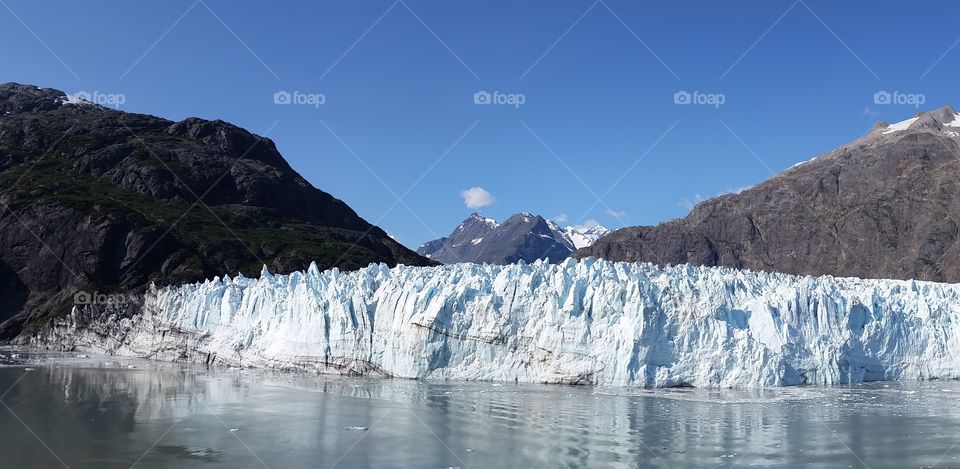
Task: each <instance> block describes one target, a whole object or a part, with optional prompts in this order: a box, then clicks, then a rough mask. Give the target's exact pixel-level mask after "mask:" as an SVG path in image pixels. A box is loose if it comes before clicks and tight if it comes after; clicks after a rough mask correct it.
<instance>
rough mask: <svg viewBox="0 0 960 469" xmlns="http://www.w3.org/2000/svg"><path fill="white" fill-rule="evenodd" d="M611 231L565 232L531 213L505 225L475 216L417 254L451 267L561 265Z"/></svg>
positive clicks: (516, 216)
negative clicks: (545, 262)
mask: <svg viewBox="0 0 960 469" xmlns="http://www.w3.org/2000/svg"><path fill="white" fill-rule="evenodd" d="M608 231H609V230H607V229H606V228H604V227H603V226H600V225H599V224H593V225H590V226H587V227H582V228H578V227H574V226H568V227H566V228H561V227H560V226H559V225H557V224H556V223H554V222H553V221H551V220H548V219H546V218H544V217H542V216H539V215H534V214H531V213H528V212H520V213H517V214H514V215H511V216H510V217H509V218H508V219H507V220H506V221H504V222H503V223H498V222H497V221H496V220H494V219H492V218H487V217H484V216H482V215H480V214H479V213H473V214H471V215H470V216H469V217H467V219H466V220H464V221H463V222H462V223H460V225H458V226H457V228H456V229H454V230H453V232H451V233H450V235H448V236H445V237H443V238H440V239H435V240H432V241H428V242H426V243H424V244H422V245H420V247H419V248H418V249H417V253H418V254H420V255H422V256H425V257H427V258H430V259H432V260H437V261H439V262H442V263H447V264H449V263H458V262H474V263H489V264H510V263H513V262H517V261H520V260H523V261H525V262H533V261H536V260H538V259H550V261H552V262H559V261H561V260H563V259H566V258H567V257H568V256H569V255H570V253H571V252H573V251H574V250H575V249H576V248H577V247H579V246H586V245H589V244H591V243H592V242H593V241H595V240H596V239H598V238H599V237H601V236H603V235H604V234H606V233H607V232H608Z"/></svg>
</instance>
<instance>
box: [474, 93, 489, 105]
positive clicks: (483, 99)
mask: <svg viewBox="0 0 960 469" xmlns="http://www.w3.org/2000/svg"><path fill="white" fill-rule="evenodd" d="M492 102H493V100H492V99H491V96H490V92H489V91H477V92H476V93H473V104H490V103H492Z"/></svg>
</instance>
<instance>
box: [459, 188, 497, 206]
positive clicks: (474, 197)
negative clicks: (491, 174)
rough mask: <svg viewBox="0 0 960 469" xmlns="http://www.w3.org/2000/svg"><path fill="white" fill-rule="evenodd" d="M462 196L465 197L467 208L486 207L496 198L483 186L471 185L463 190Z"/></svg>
mask: <svg viewBox="0 0 960 469" xmlns="http://www.w3.org/2000/svg"><path fill="white" fill-rule="evenodd" d="M460 197H463V203H464V204H466V205H467V208H481V207H486V206H487V205H490V204H492V203H493V201H494V200H495V199H494V198H493V195H491V194H490V193H489V192H487V190H486V189H484V188H482V187H471V188H469V189H467V190H465V191H463V192H461V193H460Z"/></svg>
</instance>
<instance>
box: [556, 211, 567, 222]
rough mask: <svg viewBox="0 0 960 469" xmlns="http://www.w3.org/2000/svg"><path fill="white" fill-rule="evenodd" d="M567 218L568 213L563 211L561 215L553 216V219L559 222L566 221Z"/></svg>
mask: <svg viewBox="0 0 960 469" xmlns="http://www.w3.org/2000/svg"><path fill="white" fill-rule="evenodd" d="M567 220H569V218H567V214H566V213H561V214H560V215H557V216H555V217H553V221H555V222H557V223H566V222H567Z"/></svg>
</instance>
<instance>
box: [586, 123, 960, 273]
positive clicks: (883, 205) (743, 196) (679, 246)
mask: <svg viewBox="0 0 960 469" xmlns="http://www.w3.org/2000/svg"><path fill="white" fill-rule="evenodd" d="M958 133H960V119H958V116H957V114H956V112H955V111H954V110H953V109H952V108H950V107H949V106H947V107H944V108H941V109H939V110H936V111H934V112H929V113H922V114H920V115H919V117H918V118H917V119H915V120H914V119H910V120H907V121H904V122H901V123H898V124H894V125H892V126H888V125H887V124H885V123H880V124H878V125H877V126H876V127H875V128H874V129H873V130H872V131H871V132H870V133H869V134H868V135H866V136H864V137H863V138H861V139H859V140H857V141H854V142H853V143H850V144H848V145H844V146H842V147H840V148H838V149H836V150H834V151H832V152H830V153H827V154H824V155H821V156H819V157H817V158H815V159H813V160H811V161H809V162H805V163H802V164H799V165H796V166H794V167H793V168H790V169H787V170H786V171H783V172H782V173H780V174H777V175H776V176H774V177H772V178H771V179H769V180H767V181H765V182H763V183H761V184H759V185H757V186H756V187H753V188H751V189H749V190H746V191H743V192H741V193H739V194H729V195H725V196H721V197H718V198H715V199H711V200H708V201H705V202H702V203H700V204H699V205H697V206H696V207H695V208H694V209H693V211H691V212H690V214H689V215H688V216H687V217H686V218H683V219H680V220H675V221H671V222H668V223H664V224H661V225H657V226H641V227H634V228H626V229H622V230H619V231H616V232H613V233H611V234H609V235H607V236H606V237H604V238H602V239H601V240H599V241H598V242H597V243H595V244H594V245H592V246H590V247H588V248H584V249H580V250H578V251H576V252H575V253H574V254H573V256H575V257H580V258H582V257H587V256H595V257H601V258H605V259H610V260H622V261H649V262H656V263H660V264H668V263H670V264H677V263H691V264H697V265H708V266H714V265H723V266H728V267H737V268H749V269H754V270H768V271H779V272H787V273H793V274H811V275H824V274H830V275H836V276H857V277H873V278H896V279H909V278H913V279H922V280H934V281H945V282H960V233H958V223H960V138H958Z"/></svg>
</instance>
